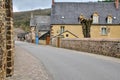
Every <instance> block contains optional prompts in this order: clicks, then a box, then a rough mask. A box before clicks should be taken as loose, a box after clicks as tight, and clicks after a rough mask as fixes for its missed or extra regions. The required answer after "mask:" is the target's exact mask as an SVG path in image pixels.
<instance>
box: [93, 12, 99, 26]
mask: <svg viewBox="0 0 120 80" xmlns="http://www.w3.org/2000/svg"><path fill="white" fill-rule="evenodd" d="M93 23H94V24H97V23H99V15H98V13H97V12H94V14H93Z"/></svg>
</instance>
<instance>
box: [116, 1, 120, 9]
mask: <svg viewBox="0 0 120 80" xmlns="http://www.w3.org/2000/svg"><path fill="white" fill-rule="evenodd" d="M115 7H116V9H118V8H119V0H115Z"/></svg>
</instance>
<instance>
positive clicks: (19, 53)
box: [7, 46, 52, 80]
mask: <svg viewBox="0 0 120 80" xmlns="http://www.w3.org/2000/svg"><path fill="white" fill-rule="evenodd" d="M7 80H52V79H51V78H50V76H49V75H48V73H47V71H46V69H45V68H44V66H43V65H42V64H41V63H40V61H38V60H37V59H36V58H35V57H33V56H32V55H30V54H29V53H28V52H27V51H25V50H23V49H22V48H20V47H18V46H16V48H15V70H14V75H13V76H12V77H10V78H7Z"/></svg>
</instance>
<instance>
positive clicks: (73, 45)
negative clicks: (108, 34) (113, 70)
mask: <svg viewBox="0 0 120 80" xmlns="http://www.w3.org/2000/svg"><path fill="white" fill-rule="evenodd" d="M60 43H61V44H60V45H61V47H62V48H68V49H73V50H78V51H85V52H89V53H95V54H102V55H106V56H112V57H119V58H120V39H62V40H61V42H60Z"/></svg>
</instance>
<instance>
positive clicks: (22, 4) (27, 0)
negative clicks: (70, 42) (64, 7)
mask: <svg viewBox="0 0 120 80" xmlns="http://www.w3.org/2000/svg"><path fill="white" fill-rule="evenodd" d="M88 1H93V2H94V1H98V0H55V2H88ZM51 2H52V0H13V10H14V12H18V11H26V10H33V9H44V8H50V7H51Z"/></svg>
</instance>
